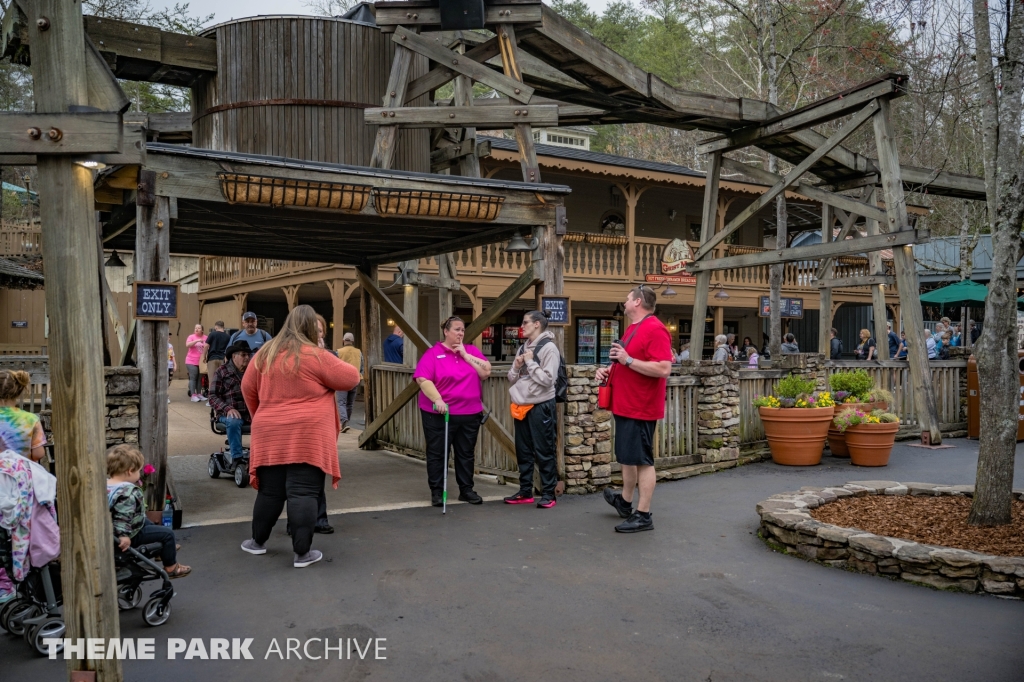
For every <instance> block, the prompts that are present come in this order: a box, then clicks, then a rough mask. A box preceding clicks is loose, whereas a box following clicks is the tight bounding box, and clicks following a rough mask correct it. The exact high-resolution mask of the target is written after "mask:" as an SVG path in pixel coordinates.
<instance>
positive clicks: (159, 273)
mask: <svg viewBox="0 0 1024 682" xmlns="http://www.w3.org/2000/svg"><path fill="white" fill-rule="evenodd" d="M152 175H153V173H152V171H142V172H141V173H140V174H139V182H140V184H142V183H146V182H148V181H149V180H152V179H153V178H151V177H150V176H152ZM140 193H141V192H140ZM146 203H152V204H153V205H152V206H146V205H145V204H146ZM137 211H138V215H137V218H136V226H135V280H136V281H138V282H166V281H168V277H169V270H170V262H171V253H170V244H171V235H170V233H171V218H170V205H169V202H168V200H167V197H155V198H153V199H152V202H149V201H143V200H140V201H139V202H138V208H137ZM167 331H168V330H167V322H165V321H162V320H137V321H136V332H135V333H136V336H137V339H138V365H139V369H140V370H141V377H140V382H141V385H140V391H139V393H140V399H139V449H140V450H142V454H144V455H145V456H146V461H147V462H149V463H150V464H152V465H153V466H154V467H156V473H155V474H153V478H152V485H151V486H150V487H149V490H148V496H147V499H146V503H147V505H148V508H149V509H163V508H164V492H165V485H166V477H167V385H168V376H167Z"/></svg>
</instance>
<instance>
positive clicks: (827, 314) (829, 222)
mask: <svg viewBox="0 0 1024 682" xmlns="http://www.w3.org/2000/svg"><path fill="white" fill-rule="evenodd" d="M834 225H835V212H834V211H833V209H832V207H831V206H829V205H828V204H823V205H822V207H821V243H822V244H828V243H829V242H830V241H832V229H833V226H834ZM826 262H827V263H828V265H826V264H825V263H826ZM831 263H832V261H831V259H824V260H823V262H822V263H820V266H821V268H824V272H825V281H834V280H833V279H832V265H831ZM820 271H821V270H820V269H819V273H820ZM818 277H819V280H818V281H819V288H818V352H819V353H821V354H822V355H824V356H825V357H826V358H831V357H832V339H831V338H830V336H829V331H830V330H831V327H832V289H830V288H828V287H821V286H820V283H821V281H822V280H821V279H820V278H821V274H819V275H818Z"/></svg>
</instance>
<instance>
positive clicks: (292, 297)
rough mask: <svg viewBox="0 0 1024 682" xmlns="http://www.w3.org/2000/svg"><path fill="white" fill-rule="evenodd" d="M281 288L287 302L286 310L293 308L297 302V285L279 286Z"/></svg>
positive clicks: (289, 310)
mask: <svg viewBox="0 0 1024 682" xmlns="http://www.w3.org/2000/svg"><path fill="white" fill-rule="evenodd" d="M281 290H282V291H283V292H284V298H285V300H286V301H287V302H288V312H291V311H293V310H295V306H297V305H298V304H299V285H298V284H296V285H292V286H287V287H281Z"/></svg>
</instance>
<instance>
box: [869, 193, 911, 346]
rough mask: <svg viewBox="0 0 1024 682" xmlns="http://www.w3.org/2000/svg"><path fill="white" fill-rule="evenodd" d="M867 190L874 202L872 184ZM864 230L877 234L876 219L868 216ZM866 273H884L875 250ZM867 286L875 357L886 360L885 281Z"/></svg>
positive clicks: (887, 337) (882, 274) (881, 274)
mask: <svg viewBox="0 0 1024 682" xmlns="http://www.w3.org/2000/svg"><path fill="white" fill-rule="evenodd" d="M901 190H902V188H901ZM869 192H870V193H869V194H868V201H871V202H874V201H875V188H874V187H873V186H872V187H870V188H869ZM864 232H865V234H867V235H868V236H869V237H870V236H872V235H876V234H878V233H879V226H878V221H877V220H875V219H873V218H868V219H867V221H866V224H865V230H864ZM868 273H870V274H871V275H875V276H884V275H885V268H884V267H883V266H882V256H881V255H880V254H879V253H878V252H877V251H876V252H874V253H869V254H868ZM868 286H869V287H870V289H871V314H872V317H873V318H874V327H875V357H876V358H878V359H879V360H888V359H889V334H888V331H887V328H886V325H885V318H886V314H885V283H884V282H874V283H872V284H870V285H868Z"/></svg>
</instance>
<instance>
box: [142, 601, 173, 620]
mask: <svg viewBox="0 0 1024 682" xmlns="http://www.w3.org/2000/svg"><path fill="white" fill-rule="evenodd" d="M170 617H171V603H170V602H167V603H166V604H164V603H163V598H162V597H153V598H152V599H150V600H149V601H148V602H146V606H145V607H143V609H142V620H143V622H145V623H146V625H149V626H151V627H157V626H158V625H163V624H164V623H166V622H167V619H168V618H170Z"/></svg>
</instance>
